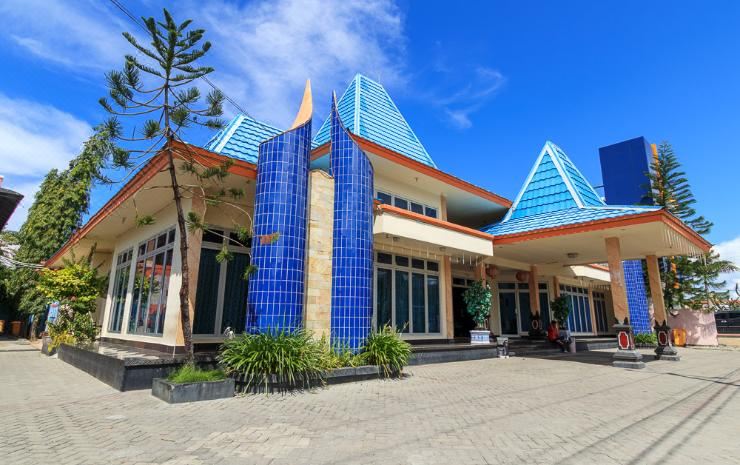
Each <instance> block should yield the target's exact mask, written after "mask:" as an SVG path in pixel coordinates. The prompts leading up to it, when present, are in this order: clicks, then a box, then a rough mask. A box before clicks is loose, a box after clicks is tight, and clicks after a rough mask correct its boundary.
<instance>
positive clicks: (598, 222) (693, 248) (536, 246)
mask: <svg viewBox="0 0 740 465" xmlns="http://www.w3.org/2000/svg"><path fill="white" fill-rule="evenodd" d="M483 231H485V232H487V233H489V234H491V235H493V236H494V239H493V244H494V254H495V255H497V256H500V257H503V258H509V259H512V260H519V261H523V262H527V263H537V264H542V265H547V264H562V265H583V264H590V263H604V262H606V261H607V252H606V248H605V240H606V239H607V238H617V239H619V243H620V245H621V256H622V259H625V260H626V259H638V258H645V257H646V256H648V255H654V256H659V257H660V256H671V255H699V254H701V253H705V252H707V251H708V250H709V249H710V248H711V244H709V243H708V242H707V241H706V240H704V239H703V238H702V237H701V236H700V235H698V234H697V233H696V232H694V231H693V230H692V229H691V228H689V227H688V226H686V225H685V224H684V223H682V222H681V221H680V220H679V219H677V218H676V217H675V216H673V215H671V214H670V213H668V212H667V211H665V210H664V209H662V208H660V207H655V206H632V205H624V206H620V205H607V204H606V203H605V202H604V201H603V200H602V199H601V197H600V196H599V195H598V194H597V193H596V190H595V189H594V188H593V187H592V186H591V184H590V183H589V182H588V181H587V180H586V178H585V177H584V176H583V175H582V174H581V172H580V171H579V170H578V168H577V167H576V166H575V165H574V164H573V162H572V161H571V160H570V159H569V158H568V156H567V155H566V154H565V152H563V150H562V149H560V148H559V147H558V146H557V145H555V144H553V143H552V142H549V141H548V142H546V143H545V146H544V147H543V149H542V151H541V152H540V155H539V157H538V158H537V161H536V162H535V164H534V166H533V167H532V170H531V171H530V173H529V176H528V177H527V180H526V181H525V183H524V185H523V186H522V189H521V191H520V192H519V195H518V196H517V198H516V200H515V201H514V204H513V205H512V207H511V209H510V210H509V211H508V213H507V214H506V216H505V217H504V218H503V220H502V221H500V222H498V223H496V224H493V225H490V226H488V227H486V228H483Z"/></svg>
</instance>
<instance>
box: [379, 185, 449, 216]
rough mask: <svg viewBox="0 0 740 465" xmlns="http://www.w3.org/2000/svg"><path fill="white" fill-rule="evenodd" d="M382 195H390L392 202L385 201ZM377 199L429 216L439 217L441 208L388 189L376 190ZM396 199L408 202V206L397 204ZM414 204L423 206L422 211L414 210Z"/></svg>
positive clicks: (383, 202)
mask: <svg viewBox="0 0 740 465" xmlns="http://www.w3.org/2000/svg"><path fill="white" fill-rule="evenodd" d="M381 196H386V197H390V202H388V203H385V201H384V200H382V199H381V198H380V197H381ZM375 200H378V201H379V202H380V203H382V204H384V205H392V206H394V207H397V208H401V209H402V210H408V211H410V212H413V213H416V214H417V215H424V216H428V217H429V218H439V208H437V207H433V206H431V205H429V204H426V203H424V202H417V201H416V200H413V199H410V198H408V197H406V196H404V195H396V194H394V193H392V192H389V191H387V190H380V189H377V190H376V191H375ZM396 200H399V201H401V202H406V207H405V208H404V207H399V206H398V205H396ZM413 205H417V206H419V207H421V213H419V212H417V211H414V209H413ZM430 211H432V212H434V215H430V214H429V212H430Z"/></svg>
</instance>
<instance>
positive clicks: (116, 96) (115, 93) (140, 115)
mask: <svg viewBox="0 0 740 465" xmlns="http://www.w3.org/2000/svg"><path fill="white" fill-rule="evenodd" d="M163 14H164V20H163V21H156V20H155V19H154V18H142V20H143V23H144V26H145V27H144V29H145V30H146V34H147V40H148V41H150V43H149V46H148V47H147V46H144V45H142V44H140V43H139V42H138V41H137V39H136V38H135V37H134V36H133V35H132V34H130V33H124V34H123V36H124V37H125V39H126V40H127V41H128V42H129V44H130V45H131V46H132V47H133V48H134V49H135V50H136V52H137V55H138V56H134V55H126V57H125V62H124V66H123V69H122V70H121V71H112V72H110V73H108V74H107V75H106V78H107V82H108V90H109V92H108V93H109V97H110V101H109V100H108V99H107V98H102V99H100V104H101V105H102V106H103V108H105V110H106V111H108V112H109V113H110V114H112V115H113V116H112V117H111V119H109V120H108V121H107V123H106V127H107V128H108V130H109V131H110V132H111V134H113V135H114V137H115V139H116V140H117V142H118V143H119V144H120V145H119V146H120V147H123V151H122V152H118V153H117V155H118V157H117V158H118V159H117V160H116V163H117V164H118V165H120V166H126V167H131V166H134V165H136V164H138V163H140V162H141V161H145V160H146V159H148V158H149V157H150V156H151V155H152V154H153V153H154V152H160V153H161V152H164V154H165V156H166V157H167V163H168V164H167V171H168V172H169V185H168V186H158V187H161V188H164V189H168V190H170V192H171V193H172V196H173V199H174V203H175V208H176V211H177V228H178V231H179V235H180V241H179V244H180V247H179V251H180V256H181V257H183V259H182V260H181V264H182V273H181V276H182V279H181V286H180V292H179V297H180V309H179V310H180V322H181V327H182V332H183V340H184V345H185V352H186V353H187V354H188V356H189V357H191V358H192V357H193V347H192V327H191V322H190V312H189V305H190V303H189V293H190V282H189V269H188V261H187V259H186V258H185V257H187V256H188V247H189V244H188V242H189V241H188V235H187V232H188V229H190V230H193V229H196V228H205V225H204V224H203V221H202V218H200V217H199V216H198V215H197V214H196V213H194V212H188V213H187V214H186V212H185V211H184V209H183V204H182V199H183V197H184V194H185V195H186V196H188V197H193V196H197V195H200V196H202V197H203V198H204V199H205V200H206V201H207V202H208V205H215V204H217V203H218V202H220V201H222V200H223V198H224V197H226V196H231V197H233V198H235V199H236V198H239V197H241V196H243V192H241V191H239V190H237V189H230V190H229V191H228V192H227V191H226V190H222V191H221V192H217V193H215V194H209V195H206V189H205V188H203V185H202V183H203V182H205V181H206V180H209V181H212V182H211V184H213V182H216V183H217V182H218V181H223V179H224V178H225V177H226V176H227V174H228V170H229V167H230V166H231V163H229V162H225V163H222V164H219V165H218V166H203V165H202V164H201V163H199V161H198V160H196V157H195V155H194V154H193V153H191V152H189V151H188V150H180V149H177V148H175V142H182V137H181V134H182V132H183V131H184V130H186V129H187V128H189V127H192V126H204V127H207V128H212V129H217V128H220V127H222V126H223V121H222V120H221V119H220V118H218V117H219V116H221V115H222V113H223V108H222V106H223V101H224V96H223V94H222V93H221V92H219V91H217V90H214V91H212V92H210V93H209V94H208V95H207V96H206V104H205V106H204V107H203V108H200V109H196V108H195V106H196V105H197V104H198V102H199V100H200V98H201V93H200V91H199V90H198V88H197V87H196V86H195V85H194V81H196V80H197V79H199V78H202V77H204V76H206V75H208V74H210V73H211V72H213V68H211V67H208V66H200V65H198V64H197V62H198V61H199V60H200V59H201V58H202V57H203V56H204V55H205V54H206V53H207V52H208V50H209V49H210V48H211V44H210V42H207V41H205V42H202V44H201V40H202V39H203V37H204V34H205V31H204V30H203V29H191V28H189V27H190V24H191V22H192V21H191V20H187V21H185V22H183V23H181V24H177V23H176V22H175V20H174V19H173V18H172V16H171V15H170V13H169V12H168V11H167V10H164V12H163ZM119 117H120V118H121V119H122V120H126V121H130V122H131V125H132V127H135V125H136V124H137V123H138V128H139V129H138V131H137V133H136V135H135V136H134V137H130V138H129V137H124V135H123V134H124V130H123V125H122V121H121V120H119ZM142 119H144V121H142ZM142 146H143V147H145V148H144V149H143V150H142V149H141V147H142ZM160 147H161V148H160ZM185 147H187V146H185ZM176 160H178V165H179V166H180V167H181V168H182V169H183V171H184V172H186V173H187V174H189V175H191V176H192V177H194V178H195V179H196V180H199V181H201V185H200V186H198V185H187V186H184V185H181V184H180V183H179V182H178V179H177V172H176ZM154 221H155V219H154V218H153V217H152V216H150V215H139V214H138V212H137V223H138V224H139V225H144V224H151V223H153V222H154ZM245 231H246V230H243V231H242V232H241V234H240V236H242V237H245V236H246V232H245ZM245 240H246V238H245ZM222 258H224V259H227V258H228V254H227V253H224V254H222Z"/></svg>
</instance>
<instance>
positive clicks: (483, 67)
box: [0, 0, 740, 282]
mask: <svg viewBox="0 0 740 465" xmlns="http://www.w3.org/2000/svg"><path fill="white" fill-rule="evenodd" d="M120 1H121V3H123V4H124V5H125V6H126V7H127V8H128V9H129V10H130V11H131V12H133V13H134V14H135V15H136V16H157V15H160V14H161V8H162V7H163V6H166V7H168V8H169V9H170V11H171V12H172V13H173V15H174V16H175V18H176V19H178V20H184V19H186V18H191V19H193V20H194V24H195V25H197V26H199V27H203V28H205V29H206V31H207V33H206V37H207V39H208V40H210V41H211V42H212V44H213V47H212V49H211V51H210V52H209V54H208V56H207V57H206V58H205V59H204V60H205V61H206V62H207V63H208V64H209V65H211V66H213V67H214V68H215V69H216V71H215V72H214V73H213V74H212V75H211V80H212V81H213V82H215V83H216V85H217V86H219V87H220V88H221V89H222V90H224V91H225V92H226V94H227V95H229V97H231V98H232V99H233V100H235V101H236V102H238V104H239V105H240V106H241V107H242V108H244V109H245V110H246V111H247V112H249V114H250V115H252V116H253V117H255V118H257V119H260V120H263V121H266V122H269V123H272V124H274V125H277V126H279V127H286V126H288V125H289V124H290V122H291V118H292V116H293V115H294V114H295V111H296V108H297V106H298V104H299V102H300V96H301V92H302V89H303V85H304V82H305V80H306V79H307V78H310V79H311V81H312V85H313V90H314V99H315V102H316V103H315V108H316V115H315V117H316V119H317V121H316V124H315V126H316V129H318V126H319V125H320V122H321V120H323V118H324V117H325V116H326V115H327V114H328V110H329V101H330V100H329V99H330V95H331V92H332V91H333V90H335V91H337V93H339V94H341V92H342V91H343V90H344V88H345V87H346V86H347V84H348V82H349V81H350V80H351V78H352V76H354V75H355V74H356V73H358V72H361V73H363V74H365V75H367V76H369V77H371V78H373V79H375V80H378V81H379V82H381V83H382V84H383V85H384V86H385V87H386V88H387V89H388V91H389V92H390V93H391V95H392V97H393V98H394V100H395V102H396V104H397V105H398V107H399V108H400V110H401V112H402V113H403V114H404V116H405V117H406V119H407V120H408V121H409V123H410V125H411V127H412V128H413V129H414V131H415V132H416V134H417V135H418V136H419V138H420V139H421V141H422V143H423V144H424V145H425V147H426V149H427V151H428V152H429V153H430V154H431V156H432V157H433V158H434V160H435V162H436V163H437V165H438V166H439V167H440V168H441V169H442V170H444V171H447V172H450V173H452V174H454V175H457V176H459V177H461V178H463V179H466V180H468V181H470V182H472V183H474V184H477V185H480V186H483V187H485V188H487V189H489V190H491V191H493V192H496V193H497V194H501V195H503V196H506V197H508V198H511V199H513V198H514V197H516V194H517V192H518V190H519V188H520V187H521V184H522V182H523V181H524V178H525V177H526V175H527V173H528V172H529V169H530V168H531V165H532V164H533V163H534V160H535V157H536V156H537V154H538V153H539V151H540V149H541V148H542V145H543V144H544V142H545V141H546V140H552V141H553V142H555V143H556V144H558V145H559V146H560V147H561V148H563V149H564V150H565V152H566V153H567V154H568V155H569V156H570V157H571V159H572V160H573V161H574V162H575V163H576V165H577V166H578V167H579V168H580V169H581V171H582V172H583V173H584V174H585V176H586V177H587V178H588V179H589V180H590V181H591V183H592V184H594V185H600V184H601V172H600V165H599V160H598V148H599V147H601V146H604V145H609V144H612V143H616V142H619V141H622V140H625V139H630V138H633V137H637V136H645V137H646V138H647V139H648V140H649V141H650V142H654V143H659V142H662V141H669V142H670V143H671V144H672V145H673V148H674V150H675V152H676V153H677V155H678V157H679V160H680V161H681V163H682V164H683V168H684V169H685V171H686V172H687V175H688V178H689V181H690V183H691V186H692V188H693V192H694V194H695V196H696V198H697V204H696V208H697V210H698V211H699V212H700V213H701V214H703V215H704V216H706V217H707V218H709V219H710V220H712V221H713V222H714V223H715V225H714V229H713V230H712V232H711V233H710V234H709V236H708V239H709V240H710V241H711V242H712V243H714V244H717V247H716V248H717V250H719V251H720V252H721V254H722V255H723V256H724V257H725V258H728V259H734V260H735V261H737V262H738V263H740V208H738V198H739V197H740V196H738V194H737V192H738V191H737V182H738V175H739V174H740V161H738V160H739V159H740V158H739V157H738V155H737V154H735V150H737V149H736V136H737V134H738V133H739V131H738V129H740V112H738V111H737V109H738V108H740V85H739V84H738V83H739V82H740V81H739V80H738V76H740V60H739V59H738V58H739V56H738V50H740V35H739V34H737V24H740V2H735V1H712V2H693V1H675V0H674V1H651V2H644V1H628V0H621V1H616V0H614V1H602V2H593V1H561V2H550V1H544V0H543V1H526V0H519V1H513V0H512V1H480V2H473V1H469V2H460V3H459V4H456V5H455V6H454V7H453V6H452V5H451V4H450V2H449V1H430V0H426V1H423V2H422V1H412V0H398V1H394V0H378V1H371V0H326V1H319V0H303V1H298V0H252V1H241V2H239V1H226V0H212V1H203V0H201V1H197V0H181V1H178V2H161V1H155V0H136V1H134V0H120ZM123 31H130V32H133V33H135V34H140V31H139V30H137V28H136V26H135V25H134V24H133V23H132V22H131V20H130V19H129V18H127V17H126V16H125V15H124V14H123V13H122V12H121V11H120V10H118V9H117V8H116V7H115V6H114V5H113V3H112V2H109V1H103V0H99V1H94V0H69V1H61V0H59V1H54V0H4V1H3V2H0V59H1V60H2V63H3V72H2V73H0V174H2V175H4V176H5V182H4V185H3V186H4V187H7V188H11V189H15V190H18V191H20V192H21V193H23V194H25V195H26V196H27V197H26V199H24V201H23V202H22V204H21V206H20V207H19V209H18V210H17V212H16V213H15V215H14V216H13V218H12V219H11V221H10V223H9V225H8V228H9V229H17V228H18V227H19V226H20V224H22V222H23V220H24V219H25V215H26V210H27V208H28V206H30V204H31V203H32V199H33V194H34V192H35V190H36V189H37V187H38V185H39V182H40V180H41V179H42V177H43V176H44V174H45V173H46V172H47V171H48V170H49V169H51V168H64V167H65V166H66V164H67V163H68V161H69V160H70V159H71V158H73V157H74V156H75V155H76V154H77V153H78V152H79V148H80V145H81V144H82V142H83V141H84V140H85V138H86V137H87V136H88V135H89V134H90V131H91V127H92V126H94V125H95V124H97V123H99V122H100V121H102V120H103V119H104V117H105V114H104V112H103V111H102V109H101V108H100V107H99V105H98V104H97V100H98V98H100V97H101V96H103V95H105V79H104V73H105V72H107V71H109V70H111V69H117V68H120V66H121V65H122V61H123V56H124V54H126V53H130V48H129V46H128V45H127V43H126V42H125V40H124V39H123V38H122V37H121V34H120V33H121V32H123ZM287 31H289V32H287ZM236 112H237V110H236V109H235V108H234V107H232V106H228V105H227V107H226V115H225V116H227V117H229V118H230V117H232V116H233V115H234V114H235V113H236ZM185 137H186V139H188V140H189V141H190V142H192V143H196V144H203V143H205V142H206V141H207V139H208V137H209V134H205V133H203V132H202V131H199V132H194V133H191V134H187V135H186V136H185ZM111 192H112V190H111V188H109V187H106V188H100V187H99V188H97V189H96V190H95V192H94V194H93V201H92V210H93V211H95V210H97V208H99V207H100V206H102V205H103V203H104V202H105V201H106V200H107V199H108V198H109V197H110V195H111ZM729 279H730V280H731V281H732V282H735V281H737V282H740V273H737V274H735V275H733V276H730V277H729Z"/></svg>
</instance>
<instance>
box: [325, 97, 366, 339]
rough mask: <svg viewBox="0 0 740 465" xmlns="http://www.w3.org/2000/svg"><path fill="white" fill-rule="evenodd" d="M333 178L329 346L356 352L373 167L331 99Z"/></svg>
mask: <svg viewBox="0 0 740 465" xmlns="http://www.w3.org/2000/svg"><path fill="white" fill-rule="evenodd" d="M331 114H332V123H331V155H330V157H331V172H332V175H333V176H334V241H333V247H332V250H333V257H332V296H331V340H332V344H337V345H341V346H343V347H348V348H350V349H351V350H353V351H357V350H358V349H360V348H361V347H362V345H363V344H364V342H365V339H366V338H367V336H368V334H369V332H370V325H371V319H372V314H373V297H372V290H373V287H372V286H373V283H372V280H373V167H372V165H371V164H370V160H368V158H367V156H366V155H365V154H364V153H363V152H362V151H361V150H360V148H359V147H358V146H357V144H355V142H354V141H353V140H352V138H351V137H350V134H349V132H348V131H347V130H346V129H345V127H344V126H343V125H342V122H341V120H340V118H339V114H338V112H337V108H336V102H335V101H334V100H332V111H331Z"/></svg>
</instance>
